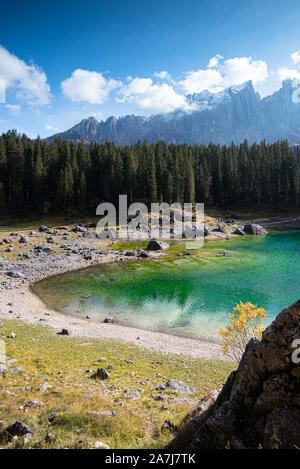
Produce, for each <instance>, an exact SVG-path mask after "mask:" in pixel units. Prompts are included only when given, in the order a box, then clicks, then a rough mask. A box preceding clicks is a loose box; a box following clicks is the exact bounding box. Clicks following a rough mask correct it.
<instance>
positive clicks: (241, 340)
mask: <svg viewBox="0 0 300 469" xmlns="http://www.w3.org/2000/svg"><path fill="white" fill-rule="evenodd" d="M267 314H268V313H267V311H266V310H265V309H264V308H258V307H257V306H256V305H253V304H252V303H250V302H248V303H242V302H240V304H238V305H236V306H235V308H233V314H229V317H230V323H229V325H228V326H226V328H225V329H220V330H219V334H220V335H221V336H222V339H223V346H222V352H223V354H224V355H226V356H228V357H229V358H231V359H233V360H235V361H240V359H241V358H242V355H243V353H244V351H245V347H246V345H247V343H248V342H249V340H250V339H252V338H257V339H261V335H262V331H263V327H262V325H261V323H262V320H263V319H264V318H265V317H266V316H267Z"/></svg>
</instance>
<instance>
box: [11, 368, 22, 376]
mask: <svg viewBox="0 0 300 469" xmlns="http://www.w3.org/2000/svg"><path fill="white" fill-rule="evenodd" d="M9 371H10V373H12V374H14V375H16V374H19V373H23V372H24V368H23V367H22V366H14V367H13V368H11V369H10V370H9Z"/></svg>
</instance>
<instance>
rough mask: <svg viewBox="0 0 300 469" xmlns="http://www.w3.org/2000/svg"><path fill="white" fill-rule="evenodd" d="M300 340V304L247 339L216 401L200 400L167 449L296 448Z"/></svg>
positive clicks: (298, 442)
mask: <svg viewBox="0 0 300 469" xmlns="http://www.w3.org/2000/svg"><path fill="white" fill-rule="evenodd" d="M299 337H300V300H298V301H297V302H296V303H294V304H292V305H291V306H289V307H288V308H286V309H284V310H283V311H282V312H281V313H280V314H279V315H278V316H277V318H276V319H275V321H273V322H272V324H271V325H270V326H269V327H268V328H267V329H266V330H265V331H264V332H263V334H262V339H261V340H260V341H259V340H256V339H251V340H250V341H249V343H248V344H247V347H246V350H245V352H244V354H243V357H242V359H241V361H240V364H239V366H238V369H237V371H234V372H232V373H231V374H230V375H229V377H228V379H227V381H226V383H225V385H224V386H223V388H222V390H221V391H220V392H219V393H218V395H217V397H216V396H215V395H214V396H208V398H207V399H206V402H204V401H203V400H202V402H201V403H200V404H199V406H198V408H196V409H195V410H194V411H193V412H192V415H191V418H190V419H187V421H186V423H185V424H184V426H183V428H182V430H180V432H179V434H178V436H177V437H176V438H175V439H174V440H173V441H172V442H171V443H170V444H169V445H168V448H169V449H175V448H185V449H193V450H201V449H222V448H223V449H224V448H225V447H228V443H229V446H230V448H234V449H245V448H249V449H251V448H253V449H257V448H259V447H261V446H262V447H263V448H264V449H271V448H279V449H292V448H300V409H299V407H300V398H299V377H300V372H299V365H295V364H294V363H293V358H292V355H293V352H294V351H295V348H294V347H293V346H292V344H293V341H294V340H295V339H298V338H299ZM218 391H219V390H218ZM212 397H213V399H212Z"/></svg>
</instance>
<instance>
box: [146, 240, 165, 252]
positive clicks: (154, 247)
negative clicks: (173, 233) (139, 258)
mask: <svg viewBox="0 0 300 469" xmlns="http://www.w3.org/2000/svg"><path fill="white" fill-rule="evenodd" d="M169 247H170V246H169V245H168V243H165V242H163V241H157V240H156V239H151V241H149V243H148V246H147V249H148V251H164V250H166V249H169Z"/></svg>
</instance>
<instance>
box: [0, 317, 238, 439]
mask: <svg viewBox="0 0 300 469" xmlns="http://www.w3.org/2000/svg"><path fill="white" fill-rule="evenodd" d="M2 322H3V323H4V325H3V327H1V328H0V334H1V333H2V335H3V339H4V341H5V343H6V348H7V355H8V356H9V358H13V359H17V360H18V363H16V364H15V365H12V366H22V367H23V368H24V372H23V373H20V374H16V375H14V374H12V373H8V374H7V375H5V376H3V377H0V403H1V407H0V420H2V421H3V423H4V426H5V427H6V426H7V425H9V424H11V423H13V422H14V421H15V420H21V421H23V422H24V423H27V424H28V425H30V426H31V427H32V428H33V430H34V436H33V438H32V440H31V441H30V442H29V443H28V444H27V445H26V448H27V447H28V448H49V447H50V448H87V447H89V444H91V443H93V442H95V441H97V440H101V441H103V442H104V443H106V444H108V445H109V446H110V447H111V448H161V447H163V446H164V445H165V444H166V443H167V441H169V440H170V439H171V438H172V435H170V434H168V433H162V432H161V426H162V424H163V423H164V421H165V420H167V419H170V420H171V421H172V422H174V423H175V424H176V425H178V424H179V423H180V421H181V420H182V418H183V417H184V416H185V415H186V413H187V412H189V411H190V410H191V408H192V407H193V406H194V404H195V403H196V402H197V401H198V400H199V398H201V397H202V396H204V395H205V394H207V393H208V392H209V391H211V390H212V389H215V388H218V387H219V386H220V385H221V384H222V383H224V382H225V380H226V378H227V376H228V374H229V373H230V371H231V370H232V369H233V368H234V364H233V363H228V362H222V361H216V360H214V361H213V360H204V359H192V358H187V357H183V356H180V355H173V356H172V355H161V354H158V353H155V352H150V351H147V350H144V349H142V348H139V347H136V346H134V345H131V344H126V343H123V342H117V341H111V340H97V339H89V340H86V339H83V338H75V337H67V336H58V335H56V334H55V332H54V331H53V330H52V329H50V328H49V327H48V326H44V325H38V326H33V325H28V324H25V323H22V322H21V321H17V320H2ZM11 331H14V332H15V333H16V338H14V339H8V338H6V337H7V335H8V334H9V333H10V332H11ZM100 358H105V361H103V362H98V360H99V359H100ZM131 361H133V363H131ZM108 365H113V367H114V368H113V369H112V370H111V371H109V372H110V379H108V380H105V381H99V380H94V379H91V378H90V376H91V373H87V372H86V370H87V369H91V370H93V371H95V370H96V369H97V368H98V367H105V368H107V367H108ZM9 368H11V367H9ZM45 375H47V376H48V378H49V379H48V381H47V382H48V383H49V384H50V385H51V386H52V388H51V389H49V390H47V391H44V392H43V391H41V390H40V386H41V384H42V383H44V382H45V378H43V377H44V376H45ZM168 379H179V380H182V381H184V382H185V383H186V384H188V385H190V386H192V387H194V388H196V390H197V394H196V395H195V396H193V397H190V396H183V395H179V394H177V393H172V392H171V391H157V390H156V387H157V386H158V385H161V384H162V385H164V384H165V383H166V381H167V380H168ZM25 387H26V389H27V387H29V389H27V390H26V389H25ZM125 389H128V390H139V392H140V394H141V399H139V400H136V401H132V400H127V399H125V398H124V395H125V393H124V391H125ZM7 391H8V393H7ZM151 395H152V396H151ZM153 395H155V396H158V395H162V396H165V398H166V399H167V402H163V401H156V400H154V398H153ZM31 400H38V401H40V402H42V403H43V404H44V406H43V407H39V408H27V409H26V408H25V410H24V406H25V405H26V403H28V402H29V401H31ZM93 411H98V412H99V411H101V412H102V411H113V412H115V413H116V415H115V416H95V415H91V414H89V412H93ZM52 412H57V413H58V417H57V418H56V419H55V420H54V421H53V422H52V423H49V421H48V419H49V416H50V414H51V413H52ZM47 433H51V434H53V435H55V438H56V440H55V442H53V443H47V442H46V441H45V436H46V435H47ZM13 447H23V443H22V441H21V440H20V439H19V440H18V441H17V442H12V443H4V442H3V443H2V444H0V448H13Z"/></svg>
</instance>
